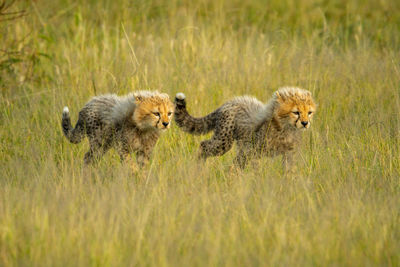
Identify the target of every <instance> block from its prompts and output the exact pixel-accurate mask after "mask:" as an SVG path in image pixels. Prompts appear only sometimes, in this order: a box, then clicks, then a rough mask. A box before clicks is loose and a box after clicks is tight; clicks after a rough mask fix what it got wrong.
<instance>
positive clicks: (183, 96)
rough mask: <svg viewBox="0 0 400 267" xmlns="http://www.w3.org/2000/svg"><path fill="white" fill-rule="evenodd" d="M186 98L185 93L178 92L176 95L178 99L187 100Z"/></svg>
mask: <svg viewBox="0 0 400 267" xmlns="http://www.w3.org/2000/svg"><path fill="white" fill-rule="evenodd" d="M185 98H186V96H185V94H184V93H177V94H176V96H175V99H176V100H177V101H183V100H185Z"/></svg>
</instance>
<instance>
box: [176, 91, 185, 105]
mask: <svg viewBox="0 0 400 267" xmlns="http://www.w3.org/2000/svg"><path fill="white" fill-rule="evenodd" d="M185 98H186V96H185V94H184V93H177V94H176V96H175V104H176V107H177V108H184V107H186V101H185Z"/></svg>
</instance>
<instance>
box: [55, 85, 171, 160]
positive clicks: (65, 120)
mask: <svg viewBox="0 0 400 267" xmlns="http://www.w3.org/2000/svg"><path fill="white" fill-rule="evenodd" d="M173 112H174V105H173V103H172V102H171V101H170V99H169V96H168V95H167V94H163V93H159V92H157V91H139V92H136V93H133V94H132V93H131V94H128V95H126V96H117V95H114V94H107V95H101V96H96V97H93V98H92V99H91V100H90V101H89V102H88V103H86V105H85V106H84V107H83V108H82V110H81V111H80V112H79V118H78V122H77V123H76V126H75V128H73V127H72V125H71V119H70V116H69V110H68V107H64V111H63V115H62V121H61V125H62V129H63V132H64V135H65V136H66V137H67V139H68V140H69V141H70V142H71V143H73V144H77V143H79V142H80V141H81V140H82V138H84V137H85V135H86V136H87V137H88V139H89V143H90V149H89V151H88V152H87V153H86V154H85V157H84V162H85V164H90V163H92V162H93V161H94V160H96V159H99V158H100V157H101V156H102V155H104V153H105V152H107V151H108V150H109V149H110V148H111V147H114V148H115V149H116V150H117V152H118V154H119V156H120V158H121V161H123V160H125V159H126V158H127V157H128V156H129V155H130V153H132V152H133V153H135V154H136V160H137V163H138V165H139V166H143V165H144V164H145V163H147V162H148V161H149V158H150V154H151V151H152V150H153V147H154V146H155V144H156V142H157V140H158V138H159V136H160V133H161V132H162V131H165V130H166V129H168V128H169V127H170V122H171V119H172V115H173Z"/></svg>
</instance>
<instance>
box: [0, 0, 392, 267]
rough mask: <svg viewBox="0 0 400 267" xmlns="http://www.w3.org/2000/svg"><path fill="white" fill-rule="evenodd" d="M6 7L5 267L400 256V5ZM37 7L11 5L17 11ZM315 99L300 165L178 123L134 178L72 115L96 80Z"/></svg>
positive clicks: (191, 97)
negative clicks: (201, 151) (203, 151)
mask: <svg viewBox="0 0 400 267" xmlns="http://www.w3.org/2000/svg"><path fill="white" fill-rule="evenodd" d="M7 4H10V6H9V7H8V8H7V9H4V7H3V10H2V12H0V35H1V40H2V41H1V42H0V89H1V95H0V103H1V104H0V109H1V112H0V123H1V127H0V142H1V143H0V164H1V165H0V199H1V201H0V265H2V266H135V265H139V266H143V265H153V266H244V265H247V266H258V265H272V266H291V265H292V266H293V265H303V266H304V265H306V266H309V265H317V266H326V265H333V266H338V265H339V266H343V265H344V266H371V265H379V266H398V265H400V254H399V251H400V229H399V222H400V217H399V215H400V211H399V207H400V195H399V191H400V188H399V184H400V179H399V177H400V139H399V138H400V90H399V86H400V64H399V62H400V61H399V60H400V56H399V51H400V34H399V29H400V2H398V1H394V0H392V1H390V0H380V1H372V0H371V1H368V0H354V1H345V0H332V1H324V0H304V1H295V0H271V1H260V0H250V1H238V0H232V1H223V0H199V1H183V0H171V1H161V0H145V1H144V0H143V1H142V0H137V1H127V0H112V1H111V0H99V1H95V0H91V1H90V0H89V1H67V0H53V1H44V0H36V1H17V2H14V3H13V2H9V1H8V2H7ZM18 11H25V12H24V13H18V14H23V15H24V16H22V17H20V18H17V19H10V18H12V16H13V14H8V15H7V14H6V13H9V12H18ZM285 85H296V86H300V87H304V88H307V89H309V90H310V91H312V92H313V94H314V96H315V99H316V101H317V102H318V104H319V109H318V111H317V114H316V117H315V120H314V124H313V125H312V127H311V131H309V132H307V133H306V134H305V136H304V138H303V144H302V148H303V149H302V153H301V155H300V156H299V158H298V162H297V164H298V169H299V173H298V177H297V178H296V179H294V180H293V179H290V178H286V177H284V176H283V175H282V172H281V166H280V160H279V158H277V159H261V160H259V161H255V162H254V163H253V164H250V165H249V166H248V168H247V169H246V170H245V171H243V172H242V173H234V172H231V171H230V165H231V162H232V158H233V156H234V151H231V152H230V153H228V154H227V155H224V156H223V157H220V158H215V159H210V160H209V161H208V162H207V163H206V164H205V166H204V165H202V164H198V163H197V161H196V158H195V155H196V151H197V148H198V145H199V143H200V141H201V140H203V139H205V138H207V137H193V136H190V135H188V134H185V133H183V132H181V131H180V130H179V129H178V128H177V127H176V126H174V127H173V128H172V129H171V130H169V131H168V132H167V133H165V134H164V135H163V136H162V138H160V140H159V142H158V144H157V146H156V149H155V150H154V154H153V158H152V163H151V167H150V171H149V174H148V176H147V177H146V178H143V177H142V178H140V177H137V176H135V175H133V174H132V173H130V170H129V166H126V165H121V164H120V163H119V161H118V157H117V156H116V153H114V152H110V153H108V154H107V155H106V156H105V157H104V158H103V160H102V161H101V162H100V163H99V164H98V165H97V166H96V167H94V168H93V170H92V172H91V173H89V174H88V173H85V172H84V168H83V164H82V158H83V155H84V153H85V151H86V150H87V149H88V145H87V143H86V141H85V142H82V143H81V144H79V145H72V144H70V143H68V142H67V140H66V139H65V138H64V137H63V135H62V132H61V127H60V118H61V111H62V107H63V106H65V105H68V106H69V108H70V110H71V116H72V119H73V122H76V119H77V116H78V112H79V110H80V108H81V107H82V106H83V105H84V104H85V102H86V101H87V100H88V99H89V98H90V97H92V96H93V95H96V94H101V93H109V92H111V93H117V94H125V93H128V92H131V91H135V90H142V89H158V90H160V91H163V92H167V93H169V94H170V96H171V97H173V96H174V95H175V94H176V93H177V92H184V93H185V94H186V95H187V101H188V108H189V110H190V112H191V113H193V114H195V115H203V114H207V113H209V112H210V111H212V110H214V109H215V108H216V107H218V106H219V105H220V104H222V103H223V102H224V101H226V100H227V99H229V98H231V97H233V96H236V95H242V94H250V95H254V96H256V97H258V98H259V99H260V100H262V101H265V102H266V101H267V100H268V99H269V97H270V96H271V94H272V92H273V91H275V90H276V89H277V88H278V87H280V86H285Z"/></svg>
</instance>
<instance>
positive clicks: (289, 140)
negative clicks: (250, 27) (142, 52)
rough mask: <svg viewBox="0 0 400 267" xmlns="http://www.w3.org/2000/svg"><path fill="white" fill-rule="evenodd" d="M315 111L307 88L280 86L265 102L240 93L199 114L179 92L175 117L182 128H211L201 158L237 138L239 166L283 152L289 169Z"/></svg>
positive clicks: (221, 150)
mask: <svg viewBox="0 0 400 267" xmlns="http://www.w3.org/2000/svg"><path fill="white" fill-rule="evenodd" d="M315 111H316V104H315V103H314V100H313V98H312V96H311V93H310V92H309V91H307V90H304V89H300V88H297V87H283V88H280V89H279V90H278V91H276V92H274V94H273V96H272V98H271V100H270V101H269V102H268V103H266V104H263V103H261V102H260V101H258V100H257V99H256V98H254V97H250V96H240V97H236V98H234V99H232V100H231V101H228V102H226V103H225V104H223V105H222V106H221V107H219V108H218V109H216V110H215V111H214V112H212V113H210V114H208V115H207V116H205V117H202V118H195V117H192V116H191V115H190V114H189V113H188V111H187V110H186V99H185V95H184V94H183V93H178V94H177V95H176V97H175V116H174V118H175V121H176V123H177V124H178V126H179V127H180V128H181V129H182V130H183V131H185V132H188V133H191V134H194V135H201V134H206V133H208V132H210V131H214V135H213V136H212V138H211V139H209V140H205V141H202V142H201V145H200V152H199V155H200V158H202V159H207V158H208V157H212V156H220V155H223V154H225V153H226V152H227V151H229V150H230V149H231V147H232V145H233V143H234V141H236V143H237V145H238V148H239V151H238V154H237V156H236V158H235V160H234V164H235V165H237V166H239V167H240V168H244V167H245V166H246V163H247V161H248V160H249V158H251V157H254V156H276V155H282V156H283V165H284V168H285V170H286V171H288V170H290V169H291V167H292V165H293V155H294V152H295V150H296V148H297V147H298V145H299V144H300V138H301V134H302V130H304V129H308V128H309V127H310V125H311V120H312V117H313V115H314V113H315Z"/></svg>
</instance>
